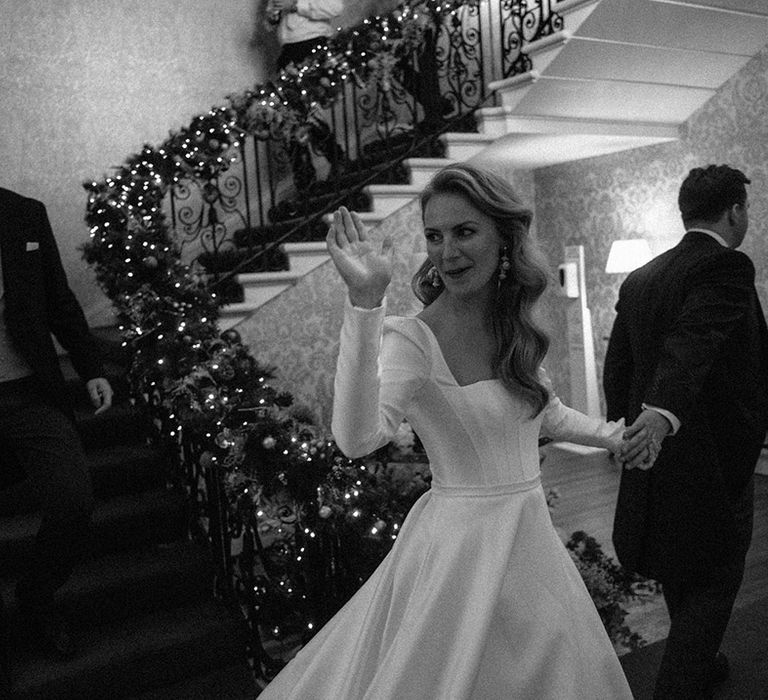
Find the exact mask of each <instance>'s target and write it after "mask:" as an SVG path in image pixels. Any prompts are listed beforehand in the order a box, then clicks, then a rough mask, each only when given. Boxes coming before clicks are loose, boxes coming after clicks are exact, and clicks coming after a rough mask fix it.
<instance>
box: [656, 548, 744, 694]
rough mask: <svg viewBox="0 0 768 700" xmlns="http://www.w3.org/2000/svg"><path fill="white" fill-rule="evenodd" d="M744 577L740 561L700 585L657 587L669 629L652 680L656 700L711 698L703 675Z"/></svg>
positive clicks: (677, 582)
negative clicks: (658, 665)
mask: <svg viewBox="0 0 768 700" xmlns="http://www.w3.org/2000/svg"><path fill="white" fill-rule="evenodd" d="M743 577H744V559H743V558H742V559H740V560H738V561H734V562H731V563H729V564H728V565H726V566H723V567H722V568H721V569H720V570H719V571H718V572H716V573H715V574H714V575H713V576H712V577H711V578H709V579H708V580H707V581H704V582H702V581H697V580H695V579H690V578H689V577H684V578H683V577H681V578H679V579H675V578H671V579H668V580H666V581H663V582H662V586H663V590H664V601H665V602H666V604H667V609H668V610H669V617H670V622H671V625H670V630H669V637H668V638H667V643H666V647H665V650H664V656H663V657H662V660H661V668H660V670H659V676H658V678H657V679H656V688H655V691H654V695H653V697H654V699H655V700H683V699H685V700H700V699H701V698H708V697H711V695H710V694H709V693H710V690H709V688H708V674H709V672H710V669H711V667H712V663H713V662H714V660H715V656H716V655H717V652H718V651H719V649H720V644H721V642H722V640H723V635H724V634H725V628H726V627H727V625H728V620H729V618H730V616H731V611H732V609H733V603H734V601H735V600H736V594H737V593H738V591H739V586H741V581H742V578H743Z"/></svg>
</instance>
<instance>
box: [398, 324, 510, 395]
mask: <svg viewBox="0 0 768 700" xmlns="http://www.w3.org/2000/svg"><path fill="white" fill-rule="evenodd" d="M411 318H413V319H415V320H416V321H418V323H419V324H420V325H421V326H423V327H424V328H426V329H427V336H428V338H429V342H430V345H432V346H433V347H432V351H433V354H436V355H437V356H438V358H439V359H440V362H442V365H443V369H444V370H445V372H446V374H447V375H448V378H449V379H450V380H451V382H452V383H453V384H454V385H455V386H457V387H458V388H459V389H466V388H467V387H470V386H476V385H478V384H487V383H488V382H500V381H501V379H498V378H497V377H494V378H491V379H478V380H477V381H476V382H470V383H469V384H459V382H458V380H457V379H456V377H455V376H454V374H453V372H452V371H451V368H450V367H449V366H448V362H447V361H446V359H445V355H443V349H442V348H441V347H440V342H439V341H438V339H437V336H436V335H435V332H434V331H433V330H432V328H430V326H429V324H428V323H427V322H426V321H424V320H422V319H420V318H419V317H418V316H411Z"/></svg>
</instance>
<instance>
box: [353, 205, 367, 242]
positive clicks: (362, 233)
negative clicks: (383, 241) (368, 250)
mask: <svg viewBox="0 0 768 700" xmlns="http://www.w3.org/2000/svg"><path fill="white" fill-rule="evenodd" d="M350 214H351V216H352V223H354V225H355V228H356V229H357V234H358V237H359V238H360V240H361V241H367V240H368V233H367V232H366V230H365V225H364V224H363V220H362V219H361V218H360V216H359V215H358V213H357V212H356V211H353V212H350Z"/></svg>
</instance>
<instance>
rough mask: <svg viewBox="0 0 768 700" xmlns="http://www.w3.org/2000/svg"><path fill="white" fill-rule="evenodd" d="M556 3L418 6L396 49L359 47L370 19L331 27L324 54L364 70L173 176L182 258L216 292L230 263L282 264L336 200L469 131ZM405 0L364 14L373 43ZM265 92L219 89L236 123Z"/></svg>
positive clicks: (358, 197)
mask: <svg viewBox="0 0 768 700" xmlns="http://www.w3.org/2000/svg"><path fill="white" fill-rule="evenodd" d="M556 6H557V2H556V0H500V1H498V0H466V1H465V2H458V3H456V2H454V5H453V9H452V10H451V11H450V12H446V11H445V8H444V7H442V6H440V5H438V4H436V3H434V2H431V3H420V4H419V7H420V9H421V11H428V12H429V13H431V15H430V21H428V22H421V23H420V24H419V27H420V30H421V32H422V34H421V40H420V42H419V45H418V47H417V48H416V50H415V51H413V52H412V53H410V54H407V55H402V54H400V55H399V54H398V53H397V52H396V51H392V52H390V53H387V52H386V51H385V52H383V53H382V52H379V53H378V54H376V53H375V52H373V51H371V50H370V47H367V49H366V47H362V48H361V46H360V42H361V39H362V38H364V37H366V36H370V27H369V28H368V29H366V28H365V26H363V27H361V28H360V31H359V33H355V30H348V31H346V32H344V33H342V34H340V35H339V37H337V38H336V39H334V40H332V41H331V42H330V47H329V56H334V55H335V56H336V57H337V60H338V61H343V60H345V55H346V56H348V55H349V54H350V53H351V52H354V53H355V54H357V53H359V52H360V51H361V50H368V51H369V53H370V56H371V57H372V58H371V59H370V61H369V64H368V65H367V66H365V71H364V73H365V75H364V76H363V74H362V71H360V70H355V69H352V70H350V71H349V72H348V73H347V74H345V75H342V80H343V81H344V84H343V86H342V88H341V89H336V90H335V91H330V92H333V95H332V99H331V100H328V99H325V100H323V99H321V100H318V101H317V104H315V106H314V107H312V108H311V109H306V110H304V112H303V113H301V111H300V113H299V114H298V115H297V116H296V118H297V120H298V123H297V124H294V125H293V126H292V128H291V129H287V128H285V124H273V125H270V128H264V125H263V121H259V120H258V119H255V120H254V122H255V123H258V125H259V126H258V127H257V128H253V129H249V128H247V126H246V128H245V129H243V130H242V133H241V134H240V137H239V138H238V141H237V158H235V159H234V161H233V162H232V163H231V164H230V165H229V167H228V168H227V169H225V170H223V169H222V170H220V171H217V172H216V173H215V174H213V175H212V176H210V177H201V176H199V175H198V177H196V178H193V177H190V178H188V179H183V180H179V181H178V182H177V183H176V184H175V186H174V187H172V188H171V189H170V190H169V194H168V197H167V198H166V213H167V214H168V215H169V218H170V220H171V221H172V222H173V227H174V230H175V235H176V239H177V241H178V244H179V247H180V250H181V256H182V261H183V262H185V263H187V264H193V265H196V266H199V268H200V269H201V271H204V272H207V273H209V274H210V275H211V276H212V278H213V280H214V283H215V284H217V285H218V286H219V287H220V288H221V289H222V290H224V289H226V287H227V285H226V284H225V282H226V280H227V279H231V278H232V277H233V276H234V275H235V274H236V273H237V272H252V271H261V270H268V269H285V268H286V267H287V260H286V258H285V257H284V256H283V254H282V253H281V251H280V249H279V245H280V244H281V243H283V242H286V241H307V240H320V239H322V238H323V237H324V233H325V229H326V227H325V226H324V224H323V215H324V214H326V213H327V212H329V211H332V210H333V209H334V208H336V207H337V206H338V205H339V204H345V205H347V206H350V207H354V208H356V209H359V210H364V209H366V208H367V207H368V204H369V202H368V200H367V196H366V194H365V189H364V188H365V185H367V184H370V183H372V182H377V183H394V182H405V181H406V172H405V170H404V167H403V161H404V160H405V159H406V158H408V157H412V156H414V155H416V156H434V155H441V154H442V151H441V145H440V142H439V141H438V139H437V136H438V135H439V134H441V133H443V132H445V131H449V130H453V131H466V130H473V128H474V122H473V119H472V114H473V113H474V111H475V110H477V109H478V108H479V107H480V106H483V105H485V104H487V103H488V102H489V100H490V99H491V98H492V97H493V96H491V95H488V92H487V88H486V85H487V84H488V83H489V82H490V81H492V80H495V79H499V78H501V77H509V76H512V75H516V74H519V73H522V72H525V71H527V70H530V69H531V67H532V66H531V61H530V58H529V57H528V56H527V54H526V52H525V46H526V44H528V43H530V42H531V41H535V40H536V39H539V38H542V37H543V36H546V35H548V34H550V33H552V32H554V31H557V30H559V29H561V28H562V26H563V19H562V17H561V15H559V14H558V13H557V11H556V9H557V8H556ZM407 9H408V6H403V7H401V8H400V9H399V10H397V11H395V12H394V13H393V14H392V15H391V16H389V17H384V18H381V17H380V18H377V19H376V20H375V21H374V20H370V21H369V24H370V23H373V24H376V26H377V28H378V29H377V31H378V32H379V33H378V35H377V36H382V35H383V38H382V43H386V41H387V40H388V36H387V34H386V32H387V31H394V30H393V25H394V24H398V23H399V26H400V27H402V26H403V18H404V17H405V20H409V19H412V18H413V14H411V15H410V16H408V15H407V12H406V11H407ZM404 13H405V14H404ZM398 18H399V19H398ZM366 31H367V32H369V33H368V34H366V33H365V32H366ZM338 75H339V71H338V70H336V67H335V66H334V72H333V76H338ZM331 79H333V78H331ZM298 85H299V87H300V86H301V81H300V80H299V81H298ZM267 94H270V95H271V93H269V91H268V90H267V91H265V90H263V89H262V91H261V92H248V93H245V94H243V95H236V96H232V97H230V98H229V99H230V105H229V106H230V108H231V110H232V111H233V112H234V113H236V114H237V115H238V118H237V120H236V121H237V123H238V124H243V123H245V124H246V125H248V123H249V121H248V115H249V114H250V113H251V112H253V113H257V112H258V109H259V104H260V100H263V99H265V95H267ZM289 98H290V96H289ZM222 296H223V298H224V300H225V301H226V300H236V298H233V297H232V296H230V295H228V294H227V293H226V292H224V293H223V295H222Z"/></svg>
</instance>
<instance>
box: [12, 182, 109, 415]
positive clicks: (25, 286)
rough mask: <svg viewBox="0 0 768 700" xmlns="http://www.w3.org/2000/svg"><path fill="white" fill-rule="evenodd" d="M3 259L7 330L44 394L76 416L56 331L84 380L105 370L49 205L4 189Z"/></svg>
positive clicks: (99, 374) (69, 413) (101, 374)
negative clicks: (55, 233) (72, 282)
mask: <svg viewBox="0 0 768 700" xmlns="http://www.w3.org/2000/svg"><path fill="white" fill-rule="evenodd" d="M0 260H1V261H2V270H3V287H4V292H5V293H4V299H5V323H6V328H7V330H8V333H9V335H10V337H11V339H12V341H13V343H14V345H15V346H16V348H17V349H18V350H19V352H20V353H21V354H22V356H23V357H24V358H25V359H26V361H27V362H28V363H29V366H30V367H31V368H32V371H33V373H34V381H35V382H36V384H37V385H38V387H39V389H40V391H41V393H42V395H43V396H44V397H45V398H46V399H48V400H49V401H50V402H51V403H53V404H55V405H56V406H58V407H60V408H61V409H62V410H63V411H64V412H65V413H67V414H68V415H71V407H70V402H69V400H68V395H67V392H66V390H65V384H64V377H63V375H62V372H61V367H60V364H59V359H58V357H57V354H56V349H55V346H54V343H53V340H52V339H51V333H53V335H54V336H55V337H56V339H57V340H58V341H59V343H61V345H62V347H63V348H64V349H65V350H66V351H67V352H68V353H69V356H70V358H71V360H72V363H73V365H74V367H75V370H76V371H77V373H78V374H79V375H80V376H81V377H82V378H83V380H85V381H87V380H89V379H93V378H96V377H101V376H103V374H104V372H103V368H102V364H101V359H100V353H99V351H98V346H97V344H96V342H95V340H94V338H93V336H92V335H91V333H90V331H89V330H88V324H87V322H86V320H85V316H84V314H83V310H82V308H81V306H80V304H79V303H78V301H77V299H76V298H75V295H74V294H73V293H72V290H71V289H70V288H69V285H68V283H67V278H66V275H65V273H64V268H63V267H62V264H61V258H60V256H59V251H58V248H57V247H56V241H55V239H54V236H53V231H52V230H51V225H50V223H49V221H48V216H47V214H46V211H45V207H44V206H43V205H42V204H41V203H40V202H38V201H36V200H34V199H29V198H27V197H22V196H21V195H18V194H16V193H14V192H10V191H9V190H5V189H2V188H0Z"/></svg>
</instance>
